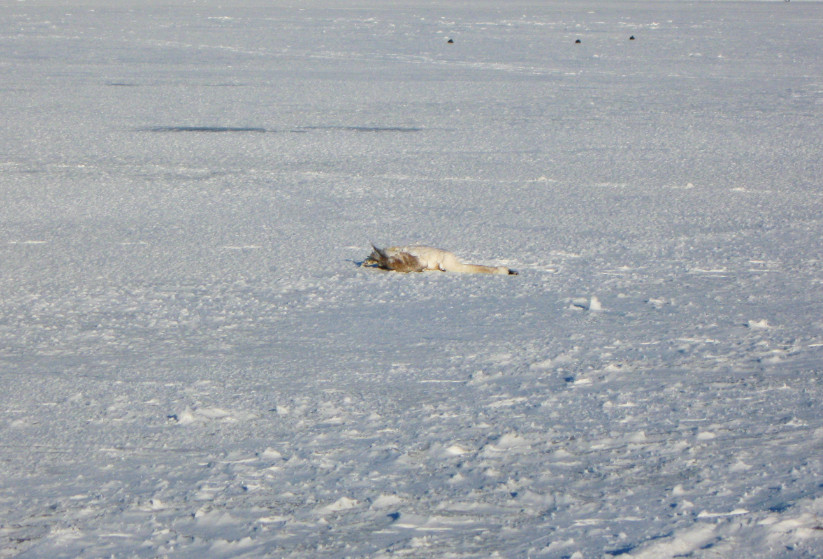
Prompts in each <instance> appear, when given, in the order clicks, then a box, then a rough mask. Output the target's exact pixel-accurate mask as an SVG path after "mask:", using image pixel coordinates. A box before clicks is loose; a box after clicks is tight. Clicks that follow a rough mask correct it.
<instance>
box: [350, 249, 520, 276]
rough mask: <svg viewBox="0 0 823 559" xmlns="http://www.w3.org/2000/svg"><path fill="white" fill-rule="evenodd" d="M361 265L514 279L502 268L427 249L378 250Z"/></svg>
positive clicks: (444, 251) (408, 270) (438, 250)
mask: <svg viewBox="0 0 823 559" xmlns="http://www.w3.org/2000/svg"><path fill="white" fill-rule="evenodd" d="M372 248H374V250H373V251H372V253H371V255H369V257H368V258H367V259H366V261H365V262H363V264H364V265H370V266H377V267H378V268H382V269H384V270H392V271H395V272H423V271H426V270H437V271H440V272H458V273H463V274H497V275H512V276H516V275H517V272H515V271H514V270H510V269H509V268H506V267H505V266H482V265H480V264H465V263H463V262H461V261H460V260H459V259H458V258H457V256H455V255H454V253H452V252H449V251H447V250H443V249H439V248H434V247H429V246H403V247H388V248H377V247H376V246H374V245H372Z"/></svg>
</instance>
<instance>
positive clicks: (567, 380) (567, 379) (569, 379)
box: [563, 377, 574, 382]
mask: <svg viewBox="0 0 823 559" xmlns="http://www.w3.org/2000/svg"><path fill="white" fill-rule="evenodd" d="M563 380H565V381H566V382H574V377H563Z"/></svg>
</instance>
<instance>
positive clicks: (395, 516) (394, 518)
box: [386, 512, 400, 522]
mask: <svg viewBox="0 0 823 559" xmlns="http://www.w3.org/2000/svg"><path fill="white" fill-rule="evenodd" d="M386 516H388V517H389V518H391V519H392V522H396V521H397V520H398V519H399V518H400V513H399V512H390V513H389V514H387V515H386Z"/></svg>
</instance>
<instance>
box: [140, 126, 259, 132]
mask: <svg viewBox="0 0 823 559" xmlns="http://www.w3.org/2000/svg"><path fill="white" fill-rule="evenodd" d="M139 130H140V131H141V132H258V133H259V132H266V129H265V128H257V127H252V126H249V127H246V126H150V127H147V128H140V129H139Z"/></svg>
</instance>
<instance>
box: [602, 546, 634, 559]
mask: <svg viewBox="0 0 823 559" xmlns="http://www.w3.org/2000/svg"><path fill="white" fill-rule="evenodd" d="M634 548H635V546H633V545H627V546H626V547H619V548H617V549H612V550H611V551H606V553H607V554H608V555H611V556H612V557H616V556H618V555H625V554H626V553H631V552H632V550H634Z"/></svg>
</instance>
